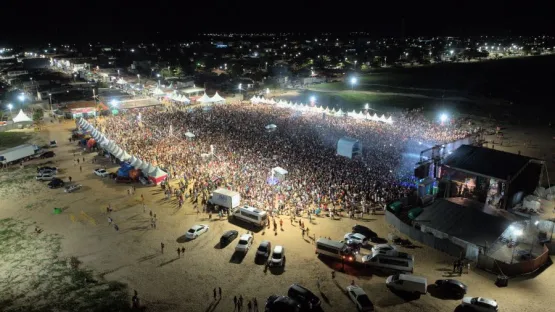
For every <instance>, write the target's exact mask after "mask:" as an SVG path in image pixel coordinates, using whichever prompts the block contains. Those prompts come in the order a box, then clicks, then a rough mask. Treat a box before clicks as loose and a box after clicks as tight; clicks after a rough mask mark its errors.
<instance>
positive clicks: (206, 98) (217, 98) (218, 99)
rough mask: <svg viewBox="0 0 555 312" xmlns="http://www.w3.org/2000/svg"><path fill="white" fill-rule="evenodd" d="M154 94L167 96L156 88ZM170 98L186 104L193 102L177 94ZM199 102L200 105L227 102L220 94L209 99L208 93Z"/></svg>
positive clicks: (172, 94) (169, 96) (171, 95)
mask: <svg viewBox="0 0 555 312" xmlns="http://www.w3.org/2000/svg"><path fill="white" fill-rule="evenodd" d="M152 94H153V95H155V96H166V95H167V94H166V93H165V92H164V91H162V89H160V88H155V89H154V91H153V92H152ZM168 98H170V99H171V100H174V101H177V102H185V103H189V102H191V100H190V99H188V98H187V97H186V96H184V95H180V94H177V93H176V92H174V93H171V94H170V95H168ZM197 102H199V103H221V102H225V99H224V98H223V97H222V96H221V95H219V94H218V92H216V94H214V96H213V97H209V96H208V95H207V94H206V93H204V94H203V95H202V97H200V98H199V99H197Z"/></svg>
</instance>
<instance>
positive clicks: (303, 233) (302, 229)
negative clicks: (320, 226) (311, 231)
mask: <svg viewBox="0 0 555 312" xmlns="http://www.w3.org/2000/svg"><path fill="white" fill-rule="evenodd" d="M304 231H305V230H304V229H302V233H303V238H304Z"/></svg>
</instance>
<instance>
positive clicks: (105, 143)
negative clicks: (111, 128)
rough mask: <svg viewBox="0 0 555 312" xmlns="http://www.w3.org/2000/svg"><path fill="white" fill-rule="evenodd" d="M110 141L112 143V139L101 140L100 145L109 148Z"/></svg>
mask: <svg viewBox="0 0 555 312" xmlns="http://www.w3.org/2000/svg"><path fill="white" fill-rule="evenodd" d="M110 143H111V141H110V140H108V139H106V140H104V141H102V142H100V146H101V147H103V148H107V147H108V145H110Z"/></svg>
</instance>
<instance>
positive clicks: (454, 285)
mask: <svg viewBox="0 0 555 312" xmlns="http://www.w3.org/2000/svg"><path fill="white" fill-rule="evenodd" d="M434 286H435V287H436V289H437V291H438V292H440V293H441V294H442V295H444V296H447V297H454V298H462V297H464V295H466V291H467V290H468V288H467V287H466V285H465V284H463V283H461V282H460V281H457V280H455V279H441V280H437V281H436V282H435V283H434Z"/></svg>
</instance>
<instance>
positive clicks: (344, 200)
mask: <svg viewBox="0 0 555 312" xmlns="http://www.w3.org/2000/svg"><path fill="white" fill-rule="evenodd" d="M393 120H394V123H393V124H387V123H381V122H374V121H366V120H355V119H353V118H349V117H331V116H324V115H322V114H321V113H311V112H303V113H300V112H296V111H293V110H290V109H283V108H277V107H275V106H266V105H244V104H230V105H221V106H214V107H211V108H209V109H206V108H194V109H188V110H187V111H182V110H177V111H168V110H161V109H160V108H145V109H140V110H131V111H128V112H127V113H126V114H124V115H120V116H114V117H110V118H108V119H106V120H105V122H104V124H103V125H102V129H103V131H104V133H105V134H106V135H107V136H108V137H109V138H110V139H112V140H114V141H116V142H117V143H118V144H119V145H120V146H121V147H122V148H123V149H124V150H126V151H127V152H128V153H129V154H130V155H135V156H136V157H138V158H140V159H142V160H144V161H147V162H150V163H152V164H153V165H157V166H160V167H161V168H164V169H165V170H166V171H167V172H169V173H170V175H171V176H172V177H173V178H179V179H183V180H185V181H187V182H192V183H193V189H194V190H195V193H196V194H202V193H207V192H209V191H211V190H213V189H214V188H216V187H220V186H224V187H228V188H230V189H232V190H235V191H238V192H240V193H241V195H242V197H243V198H244V199H246V200H247V203H248V204H251V205H253V206H255V207H261V208H262V207H263V208H266V209H268V208H270V207H272V208H271V209H276V207H278V208H282V209H283V208H296V209H299V210H302V209H306V208H309V207H319V208H324V209H325V208H332V207H333V208H346V209H349V208H352V207H355V206H356V207H360V206H363V207H365V206H369V205H370V203H379V202H386V201H389V200H392V199H396V198H399V197H402V196H404V195H406V194H407V193H409V192H410V190H411V187H410V186H409V185H408V184H407V182H414V180H413V177H412V175H413V169H414V164H415V162H416V161H417V159H416V160H415V159H410V158H406V157H405V155H407V154H411V153H412V154H419V153H420V151H421V150H422V149H423V147H422V144H426V145H428V146H431V145H433V144H441V143H445V142H450V141H453V140H456V139H460V138H463V137H466V136H468V135H469V134H470V132H469V130H465V129H463V127H462V126H461V125H460V124H457V123H456V122H454V123H451V124H449V125H440V124H437V123H433V122H430V121H428V120H426V119H425V118H424V116H423V114H422V113H421V112H420V111H418V110H413V111H407V112H404V113H398V114H396V115H393ZM269 124H275V125H276V126H277V128H276V129H275V130H274V131H268V130H267V129H266V128H265V126H267V125H269ZM187 132H190V133H193V134H194V135H195V137H194V138H189V137H187V136H186V135H185V133H187ZM345 136H346V137H352V138H356V139H358V140H359V141H360V142H361V144H362V147H363V148H362V150H363V152H362V157H357V158H354V159H348V158H345V157H341V156H337V155H336V143H337V141H338V140H339V139H340V138H342V137H345ZM278 166H279V167H282V168H284V169H286V170H287V171H288V172H289V173H288V175H287V179H286V180H284V181H280V182H279V183H277V184H274V183H272V182H273V181H272V173H271V169H272V168H274V167H278ZM402 182H405V183H402ZM366 203H368V205H366Z"/></svg>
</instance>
